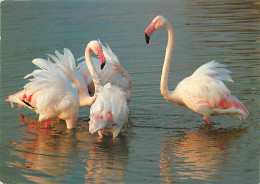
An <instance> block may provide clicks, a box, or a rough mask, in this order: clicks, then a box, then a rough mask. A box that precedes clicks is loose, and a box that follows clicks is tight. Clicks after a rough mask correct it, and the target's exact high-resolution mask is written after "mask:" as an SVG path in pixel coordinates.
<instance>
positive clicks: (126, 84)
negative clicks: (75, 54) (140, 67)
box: [77, 41, 132, 103]
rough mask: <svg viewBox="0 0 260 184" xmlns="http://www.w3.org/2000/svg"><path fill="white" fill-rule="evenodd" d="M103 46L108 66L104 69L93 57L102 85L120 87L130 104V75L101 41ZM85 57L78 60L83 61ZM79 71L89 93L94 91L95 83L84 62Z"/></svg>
mask: <svg viewBox="0 0 260 184" xmlns="http://www.w3.org/2000/svg"><path fill="white" fill-rule="evenodd" d="M99 43H100V44H101V46H102V51H103V53H104V56H105V59H106V65H105V67H104V68H103V69H102V71H101V69H100V67H99V60H98V59H97V58H93V57H92V63H93V65H94V68H95V70H96V72H97V74H98V76H99V78H100V79H101V81H102V85H105V84H107V83H111V84H112V85H115V86H118V87H120V88H122V89H123V90H124V91H125V96H126V99H127V102H128V103H129V102H130V98H131V88H132V80H131V78H130V75H129V73H128V72H127V71H126V70H125V69H124V68H123V67H122V66H121V64H120V62H119V60H118V58H117V56H116V55H115V54H114V53H113V51H112V50H111V49H110V47H109V46H108V45H106V47H105V46H103V45H102V43H101V42H100V41H99ZM82 59H84V57H81V58H79V59H78V61H79V60H82ZM77 69H78V71H79V72H80V73H81V75H82V76H83V77H84V79H85V81H86V83H87V86H88V89H89V91H94V83H93V81H92V77H91V75H90V73H89V69H88V67H87V65H86V62H85V61H83V62H81V63H79V64H78V67H77Z"/></svg>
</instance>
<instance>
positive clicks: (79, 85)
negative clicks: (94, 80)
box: [72, 75, 95, 107]
mask: <svg viewBox="0 0 260 184" xmlns="http://www.w3.org/2000/svg"><path fill="white" fill-rule="evenodd" d="M72 84H74V85H75V86H74V87H75V88H76V89H77V91H78V94H79V105H80V106H81V107H82V106H86V105H92V104H93V103H94V100H95V98H94V97H91V96H90V95H89V92H88V87H87V84H86V81H85V80H84V78H83V77H82V76H81V75H77V80H75V81H74V82H73V83H72Z"/></svg>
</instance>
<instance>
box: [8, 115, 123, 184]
mask: <svg viewBox="0 0 260 184" xmlns="http://www.w3.org/2000/svg"><path fill="white" fill-rule="evenodd" d="M19 119H20V120H21V121H22V123H21V124H23V125H24V126H23V127H22V128H21V129H20V132H21V134H22V136H23V139H22V141H21V143H15V142H12V143H11V144H12V145H13V146H14V147H15V149H14V150H11V153H12V154H14V155H17V156H19V157H21V158H23V159H24V160H25V162H24V163H18V162H6V164H7V165H8V166H9V167H12V166H16V167H22V168H26V171H25V174H23V176H24V177H25V178H27V179H28V180H30V181H33V182H36V183H60V182H59V181H61V180H63V181H64V177H66V175H67V173H68V172H71V169H73V167H74V166H75V165H74V162H75V161H74V160H75V159H81V160H82V168H85V169H82V170H83V171H85V174H84V173H83V175H85V179H86V183H89V182H90V181H93V182H94V183H95V182H106V181H107V180H108V179H109V180H113V179H117V180H118V179H121V178H123V177H124V172H125V168H126V160H127V156H128V144H127V140H126V137H125V136H120V137H118V138H114V139H113V138H111V137H104V138H100V137H98V136H93V135H91V134H90V133H89V132H88V126H87V124H86V123H84V122H85V120H84V122H83V121H82V120H80V121H81V122H80V123H79V122H78V124H77V127H76V129H75V130H67V129H66V126H65V124H64V123H54V124H53V127H52V128H51V129H45V128H44V125H43V124H39V123H38V122H37V120H36V119H35V118H32V117H30V116H27V117H26V116H24V115H20V117H19ZM81 152H82V153H81ZM75 167H79V166H78V165H77V166H75ZM28 169H30V170H29V171H30V172H28ZM39 171H40V172H41V173H42V174H33V173H34V172H39Z"/></svg>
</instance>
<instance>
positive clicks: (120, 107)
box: [85, 40, 129, 137]
mask: <svg viewBox="0 0 260 184" xmlns="http://www.w3.org/2000/svg"><path fill="white" fill-rule="evenodd" d="M91 48H101V44H100V42H99V41H97V40H93V41H91V42H89V44H88V45H87V47H86V50H85V60H86V64H87V68H88V70H89V72H90V75H91V76H92V79H93V82H94V87H95V90H96V93H97V94H96V96H97V97H96V100H95V102H94V103H93V104H92V106H91V109H90V116H89V117H90V121H89V131H90V132H91V133H95V132H96V131H97V132H98V134H99V135H100V136H103V135H105V134H106V133H108V132H111V133H112V134H113V137H117V136H118V134H119V133H120V131H121V129H122V127H123V126H124V125H125V124H126V123H127V122H128V114H129V109H128V106H127V100H126V97H125V92H124V91H123V89H121V88H120V87H118V86H116V85H112V84H110V83H107V84H105V85H104V86H103V85H102V84H103V83H102V80H100V78H99V75H98V74H97V72H96V69H95V67H94V65H93V63H92V57H91ZM106 64H107V63H106ZM104 69H105V67H104Z"/></svg>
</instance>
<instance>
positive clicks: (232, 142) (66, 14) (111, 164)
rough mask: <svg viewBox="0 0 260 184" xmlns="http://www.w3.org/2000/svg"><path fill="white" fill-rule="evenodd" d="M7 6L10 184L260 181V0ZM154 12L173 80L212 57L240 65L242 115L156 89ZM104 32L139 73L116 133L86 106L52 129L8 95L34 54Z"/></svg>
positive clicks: (4, 88) (4, 116) (4, 69)
mask: <svg viewBox="0 0 260 184" xmlns="http://www.w3.org/2000/svg"><path fill="white" fill-rule="evenodd" d="M0 6H1V78H0V80H1V88H0V90H1V93H0V96H1V102H0V105H1V106H0V108H1V124H0V126H1V144H0V156H1V159H0V163H1V166H0V169H1V170H0V181H2V182H4V183H258V182H259V7H260V5H259V3H258V2H257V1H242V0H236V1H222V0H214V1H213V0H201V1H197V0H195V1H185V0H175V1H166V0H163V1H158V2H157V1H137V0H136V1H109V2H108V1H98V2H96V1H88V2H78V3H71V2H10V1H9V2H8V1H3V2H1V4H0ZM157 14H162V15H164V16H166V17H167V18H168V20H169V21H170V22H171V24H172V26H173V29H174V32H175V45H174V51H173V58H172V62H171V63H172V66H171V70H170V74H169V78H170V80H169V86H170V88H174V86H176V84H177V83H178V81H180V80H181V79H183V78H184V77H186V76H189V75H191V74H192V73H193V72H194V70H195V69H196V68H198V67H199V66H200V65H202V64H204V63H205V62H208V61H211V60H216V61H219V62H221V63H224V64H226V65H227V69H229V70H231V71H232V78H233V80H234V81H235V82H234V83H229V84H228V87H229V88H230V90H231V91H232V93H233V95H235V96H237V97H238V98H239V99H240V100H241V101H242V102H243V103H244V105H245V106H246V107H247V109H248V110H249V112H250V115H249V117H248V119H247V120H246V121H240V120H239V119H233V118H229V117H225V116H219V117H212V121H213V126H212V127H211V128H210V129H208V128H206V127H205V126H204V124H203V120H202V118H201V117H200V116H199V115H197V114H195V113H193V112H192V111H190V110H188V109H186V108H183V107H177V106H175V105H173V104H172V103H170V102H167V101H165V100H164V99H163V97H162V96H161V95H160V92H159V81H160V75H161V67H162V62H163V58H164V52H165V46H166V41H167V33H166V31H165V30H160V31H157V32H155V33H154V34H153V37H152V40H151V42H152V44H151V45H146V44H145V40H144V34H143V32H144V29H145V28H146V26H147V25H148V24H149V23H150V21H151V20H152V19H153V17H154V16H155V15H157ZM97 38H99V39H101V41H103V42H107V43H108V44H109V45H110V47H111V48H112V49H113V51H114V52H115V53H116V54H117V56H118V58H119V60H120V61H121V64H122V65H123V66H124V68H126V69H127V70H128V71H129V72H130V74H131V77H132V80H133V90H132V100H131V103H130V122H129V125H128V126H127V127H126V129H125V131H124V132H123V133H122V134H121V135H120V136H119V137H118V138H116V139H112V138H111V137H105V138H103V139H101V138H99V137H98V136H97V135H91V134H90V133H89V132H88V124H87V122H88V115H89V107H84V108H81V109H80V113H79V118H78V122H77V127H76V129H75V130H66V127H65V123H64V122H59V123H58V122H56V123H55V124H53V127H52V128H51V129H48V130H45V129H44V125H43V124H38V122H37V115H35V114H34V113H33V112H31V111H29V110H28V109H20V110H16V109H15V108H14V109H11V107H10V105H9V104H8V103H6V102H4V99H5V98H6V97H7V96H8V95H10V94H12V93H14V92H16V91H18V90H20V89H22V87H23V86H24V84H25V83H26V80H24V79H23V77H24V76H25V75H26V74H28V73H30V72H31V71H32V70H34V69H35V68H36V67H35V66H33V64H32V63H31V61H32V59H34V58H36V57H44V58H46V55H45V54H49V53H50V54H53V53H54V50H56V49H57V50H59V51H62V49H63V48H64V47H66V48H69V49H71V51H72V52H73V54H74V55H75V57H79V56H82V55H83V53H84V48H85V46H86V44H87V43H88V42H89V41H90V40H93V39H97Z"/></svg>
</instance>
